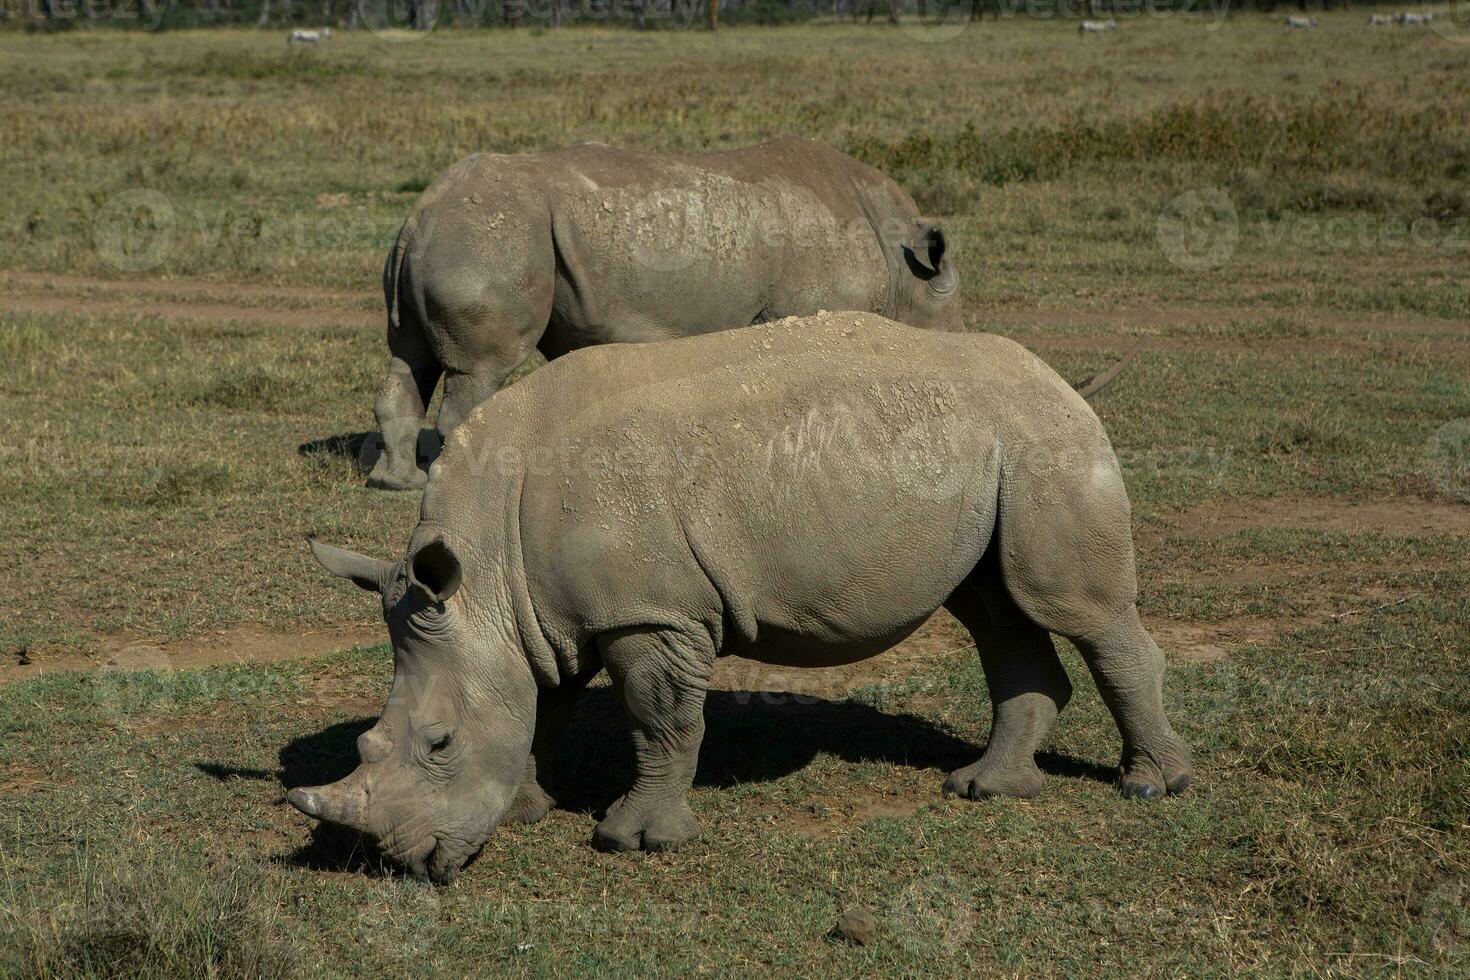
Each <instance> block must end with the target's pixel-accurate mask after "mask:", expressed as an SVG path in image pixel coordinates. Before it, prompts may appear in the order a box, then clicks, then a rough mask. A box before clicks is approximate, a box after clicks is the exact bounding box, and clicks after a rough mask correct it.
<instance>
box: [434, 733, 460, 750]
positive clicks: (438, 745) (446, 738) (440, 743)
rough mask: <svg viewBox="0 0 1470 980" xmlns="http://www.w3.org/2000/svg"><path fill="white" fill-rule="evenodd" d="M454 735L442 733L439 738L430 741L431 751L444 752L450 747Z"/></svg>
mask: <svg viewBox="0 0 1470 980" xmlns="http://www.w3.org/2000/svg"><path fill="white" fill-rule="evenodd" d="M453 737H454V736H452V735H440V736H439V737H438V738H436V739H434V741H432V742H430V743H429V751H430V752H443V751H444V750H445V749H447V748H449V742H450V740H451V739H452V738H453Z"/></svg>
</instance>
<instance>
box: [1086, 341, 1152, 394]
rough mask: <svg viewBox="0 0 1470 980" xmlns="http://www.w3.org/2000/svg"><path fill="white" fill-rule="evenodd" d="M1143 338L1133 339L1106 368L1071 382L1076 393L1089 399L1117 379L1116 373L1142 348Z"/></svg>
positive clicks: (1120, 372)
mask: <svg viewBox="0 0 1470 980" xmlns="http://www.w3.org/2000/svg"><path fill="white" fill-rule="evenodd" d="M1144 340H1145V338H1144V337H1139V338H1138V339H1137V340H1136V341H1134V343H1133V346H1132V347H1130V348H1128V350H1127V351H1126V352H1125V353H1124V354H1123V356H1122V357H1120V358H1118V360H1117V361H1116V362H1115V363H1114V364H1113V365H1112V366H1111V367H1109V368H1107V369H1106V370H1103V371H1099V372H1098V373H1097V374H1094V375H1093V376H1092V377H1090V378H1085V379H1083V380H1082V381H1074V382H1073V383H1072V387H1073V388H1076V389H1077V394H1079V395H1081V396H1082V397H1083V398H1089V399H1090V398H1091V397H1092V396H1093V395H1095V394H1097V393H1098V392H1100V391H1102V390H1103V389H1104V388H1106V387H1107V386H1108V385H1110V384H1112V383H1113V381H1114V380H1116V379H1117V377H1118V375H1120V374H1122V373H1123V369H1124V368H1126V367H1127V366H1128V365H1129V363H1130V362H1132V360H1133V359H1134V358H1135V357H1137V356H1138V352H1139V351H1140V350H1142V349H1143V342H1144Z"/></svg>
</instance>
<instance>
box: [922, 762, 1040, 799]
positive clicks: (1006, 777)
mask: <svg viewBox="0 0 1470 980" xmlns="http://www.w3.org/2000/svg"><path fill="white" fill-rule="evenodd" d="M1043 785H1045V778H1044V777H1043V776H1042V775H1041V770H1040V769H1037V768H1036V766H1035V764H1034V763H1033V764H1032V765H1031V766H1030V767H1029V768H1026V767H1018V768H1016V769H1014V770H1012V771H1005V770H1000V769H994V768H993V769H990V770H985V769H982V768H981V764H980V763H978V762H977V763H975V765H973V766H966V767H965V768H963V769H956V770H955V771H954V772H952V773H950V774H949V778H948V779H946V780H945V781H944V795H945V796H961V797H964V798H965V799H967V800H988V799H990V798H991V797H992V796H1009V797H1013V798H1015V799H1019V800H1034V799H1035V798H1036V797H1038V796H1040V795H1041V789H1042V787H1043Z"/></svg>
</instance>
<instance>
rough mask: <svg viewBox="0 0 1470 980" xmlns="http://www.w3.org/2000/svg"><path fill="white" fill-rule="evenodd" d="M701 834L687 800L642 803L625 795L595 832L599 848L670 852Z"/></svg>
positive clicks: (596, 844)
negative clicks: (630, 799) (632, 801)
mask: <svg viewBox="0 0 1470 980" xmlns="http://www.w3.org/2000/svg"><path fill="white" fill-rule="evenodd" d="M698 836H699V820H698V819H697V818H696V817H695V816H694V811H692V810H690V809H689V804H688V803H687V802H685V801H684V800H661V801H657V802H649V803H646V804H642V805H639V804H637V803H630V802H629V801H628V798H627V797H626V796H625V797H623V798H622V799H620V800H618V801H617V802H616V803H614V804H613V805H612V806H611V807H609V808H608V811H607V816H606V817H604V818H603V820H602V822H601V823H599V824H598V825H597V829H595V830H593V831H592V844H593V846H595V847H596V848H597V849H598V850H600V851H637V850H644V851H671V850H673V849H674V848H676V847H678V846H679V845H680V844H683V843H685V842H687V841H691V840H694V839H695V838H696V837H698Z"/></svg>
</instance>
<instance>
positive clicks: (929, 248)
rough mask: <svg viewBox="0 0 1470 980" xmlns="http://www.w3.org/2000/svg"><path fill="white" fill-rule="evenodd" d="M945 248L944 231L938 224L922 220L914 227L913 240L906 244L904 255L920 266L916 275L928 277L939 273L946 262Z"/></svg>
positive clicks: (911, 262) (912, 263) (913, 263)
mask: <svg viewBox="0 0 1470 980" xmlns="http://www.w3.org/2000/svg"><path fill="white" fill-rule="evenodd" d="M944 249H945V245H944V232H943V231H941V230H940V229H939V227H938V226H937V225H931V224H930V223H929V222H927V221H920V222H919V224H918V226H917V227H916V228H915V229H914V237H913V239H912V241H910V242H909V244H907V245H905V246H904V255H905V257H907V258H908V259H909V262H910V265H917V266H918V267H919V268H918V269H917V270H915V275H918V276H919V277H920V278H922V279H928V278H931V277H933V276H937V275H939V270H940V267H941V265H942V263H943V262H944ZM919 270H922V271H919ZM925 273H927V275H925Z"/></svg>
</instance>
